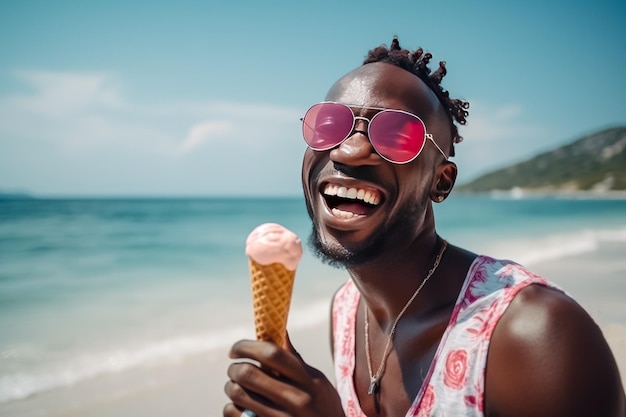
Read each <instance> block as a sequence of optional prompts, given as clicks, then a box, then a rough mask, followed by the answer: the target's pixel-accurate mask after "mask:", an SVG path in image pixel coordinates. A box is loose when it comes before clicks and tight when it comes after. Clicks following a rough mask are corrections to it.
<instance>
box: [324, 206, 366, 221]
mask: <svg viewBox="0 0 626 417" xmlns="http://www.w3.org/2000/svg"><path fill="white" fill-rule="evenodd" d="M331 211H332V212H333V215H335V217H341V218H342V219H351V218H353V217H362V215H361V214H355V213H352V212H350V211H343V210H339V209H337V208H334V209H331Z"/></svg>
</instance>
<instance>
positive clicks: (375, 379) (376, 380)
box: [365, 240, 448, 395]
mask: <svg viewBox="0 0 626 417" xmlns="http://www.w3.org/2000/svg"><path fill="white" fill-rule="evenodd" d="M447 246H448V242H447V241H445V240H444V241H443V244H442V245H441V250H440V251H439V254H438V255H437V258H435V263H434V264H433V267H432V268H431V269H430V271H428V274H427V275H426V278H424V280H423V281H422V283H421V284H420V286H419V287H417V289H416V290H415V292H414V293H413V295H412V296H411V298H409V301H407V303H406V304H405V305H404V307H403V308H402V310H400V313H399V314H398V317H396V320H395V321H394V322H393V325H392V326H391V331H390V332H389V336H387V344H386V345H385V350H384V352H383V358H382V359H381V361H380V366H379V367H378V370H377V371H376V374H375V375H374V374H373V373H372V358H371V354H370V338H369V328H370V322H369V309H368V308H367V304H365V355H366V356H367V370H368V372H369V375H370V386H369V389H368V391H367V393H368V394H370V395H371V394H374V393H375V392H376V391H377V390H378V388H379V385H380V379H381V378H382V376H383V373H384V372H385V366H386V364H387V356H389V353H390V349H391V342H392V341H393V336H394V335H395V333H396V327H397V326H398V322H399V321H400V319H401V318H402V316H403V315H404V313H405V312H406V310H407V309H408V308H409V306H410V305H411V303H412V302H413V300H415V297H417V294H419V293H420V291H421V290H422V288H424V285H425V284H426V282H427V281H428V280H429V279H430V277H431V276H432V275H433V274H434V273H435V270H437V267H438V266H439V262H441V257H442V256H443V253H444V252H445V250H446V247H447Z"/></svg>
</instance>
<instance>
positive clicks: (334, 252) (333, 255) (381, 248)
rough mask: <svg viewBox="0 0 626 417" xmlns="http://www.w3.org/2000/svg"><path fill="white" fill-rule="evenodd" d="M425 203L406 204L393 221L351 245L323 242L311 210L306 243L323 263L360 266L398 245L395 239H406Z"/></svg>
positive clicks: (335, 266)
mask: <svg viewBox="0 0 626 417" xmlns="http://www.w3.org/2000/svg"><path fill="white" fill-rule="evenodd" d="M424 213H425V206H423V205H421V204H419V203H415V204H413V205H411V206H407V207H405V208H404V209H403V210H402V211H401V212H400V213H398V215H397V217H396V220H395V221H394V222H393V223H390V224H387V225H384V226H383V227H381V228H379V229H378V230H377V231H376V232H375V233H374V235H373V236H370V237H369V238H368V239H367V240H366V241H365V242H363V243H361V244H360V245H358V246H356V247H352V248H346V247H343V246H341V247H331V246H329V245H325V244H324V243H323V242H322V239H321V238H320V234H319V231H318V230H319V228H318V227H317V222H316V221H315V219H314V217H313V216H312V213H311V212H309V214H310V215H311V219H312V221H313V225H312V229H311V234H310V235H309V240H308V246H309V247H310V248H311V250H312V251H313V254H314V255H315V256H316V257H317V258H319V259H320V260H321V261H322V262H324V263H325V264H327V265H330V266H332V267H334V268H338V269H343V268H346V269H350V268H354V267H358V266H362V265H364V264H366V263H368V262H371V261H373V260H374V259H376V258H377V257H378V256H380V255H381V254H384V253H385V252H386V251H387V250H390V249H392V248H394V247H397V245H398V242H401V241H402V240H406V236H405V235H406V233H407V232H408V231H411V232H412V231H414V230H415V228H417V227H418V224H419V221H420V220H419V219H420V218H421V217H423V216H424Z"/></svg>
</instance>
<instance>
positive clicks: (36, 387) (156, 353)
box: [0, 300, 329, 403]
mask: <svg viewBox="0 0 626 417" xmlns="http://www.w3.org/2000/svg"><path fill="white" fill-rule="evenodd" d="M328 303H329V301H328V300H325V301H318V302H315V303H313V304H310V305H308V306H306V307H304V308H300V309H295V310H294V311H293V312H292V313H291V314H290V317H289V326H288V327H289V330H290V331H294V330H300V329H303V328H308V327H312V326H315V325H319V324H321V323H324V322H325V321H326V320H327V319H328V314H329V313H328V312H329V304H328ZM251 335H254V328H253V326H252V325H237V326H234V327H231V328H227V329H220V330H216V331H213V332H212V333H210V334H203V335H189V336H184V337H178V338H172V339H167V340H162V341H159V342H156V343H152V344H146V345H143V346H139V347H136V348H128V349H118V350H113V351H107V352H101V353H98V354H96V355H83V356H82V357H80V358H77V359H74V360H71V361H67V362H65V363H63V364H61V365H59V366H57V367H54V368H52V369H47V370H45V371H44V370H40V371H33V372H21V373H20V372H18V373H13V374H10V375H2V376H0V403H6V402H10V401H15V400H20V399H24V398H27V397H30V396H32V395H35V394H38V393H42V392H45V391H49V390H52V389H55V388H61V387H68V386H72V385H75V384H77V383H79V382H81V381H85V380H87V379H92V378H95V377H98V376H101V375H106V374H115V373H121V372H124V371H128V370H131V369H134V368H138V367H142V366H151V365H159V364H164V363H175V362H178V361H181V360H183V359H185V358H186V357H190V356H194V355H200V354H210V353H211V352H216V351H218V350H222V349H227V348H228V347H230V346H231V345H232V343H234V342H235V341H237V340H240V339H246V338H250V337H251Z"/></svg>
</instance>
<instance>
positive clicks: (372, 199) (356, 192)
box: [324, 184, 380, 206]
mask: <svg viewBox="0 0 626 417" xmlns="http://www.w3.org/2000/svg"><path fill="white" fill-rule="evenodd" d="M324 194H326V195H327V196H337V197H341V198H348V199H350V200H361V201H363V202H365V203H368V204H372V205H374V206H376V205H378V204H380V194H378V193H377V192H376V191H373V190H366V189H363V188H354V187H351V188H347V187H343V186H338V185H333V184H326V187H325V188H324Z"/></svg>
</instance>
